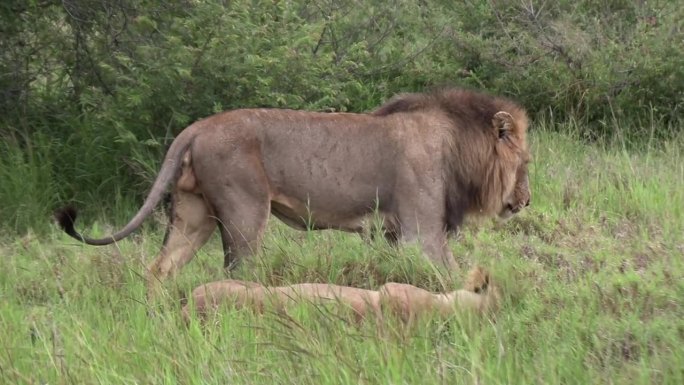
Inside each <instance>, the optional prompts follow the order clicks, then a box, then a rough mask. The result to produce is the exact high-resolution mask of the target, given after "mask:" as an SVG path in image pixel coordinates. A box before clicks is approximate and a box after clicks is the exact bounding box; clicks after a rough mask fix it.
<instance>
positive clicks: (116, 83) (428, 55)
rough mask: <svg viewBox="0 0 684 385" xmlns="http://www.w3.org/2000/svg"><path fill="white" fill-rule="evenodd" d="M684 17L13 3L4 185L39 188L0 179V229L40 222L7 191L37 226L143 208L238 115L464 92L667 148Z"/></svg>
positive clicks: (559, 6) (416, 6)
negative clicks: (172, 170)
mask: <svg viewBox="0 0 684 385" xmlns="http://www.w3.org/2000/svg"><path fill="white" fill-rule="evenodd" d="M681 20H684V10H683V9H682V7H680V6H679V4H677V3H676V2H657V4H656V3H652V2H648V3H646V2H631V1H610V2H593V1H580V2H576V1H575V2H571V1H557V2H551V3H549V2H543V3H539V4H535V2H529V3H520V2H518V1H503V2H496V5H494V4H493V3H491V2H484V1H482V2H452V1H437V0H434V1H423V2H413V1H398V2H392V3H387V2H379V1H366V2H358V1H351V0H343V1H329V0H314V1H310V2H297V1H294V2H291V1H279V2H263V1H234V2H228V3H226V2H223V1H202V2H194V1H183V2H175V3H174V2H171V3H170V2H166V1H159V0H147V1H142V0H112V1H107V2H99V1H82V2H60V1H42V2H24V1H19V0H11V1H6V2H3V4H2V5H0V26H1V27H0V29H1V32H2V34H0V137H2V139H3V142H4V147H5V148H7V149H8V151H3V153H2V154H0V164H2V165H3V170H2V173H3V175H8V174H12V173H13V172H17V173H19V171H18V170H22V169H23V168H25V167H30V165H31V164H36V163H31V162H32V161H34V160H35V159H40V162H42V163H41V164H40V167H41V168H40V169H39V170H32V172H34V173H36V174H44V175H45V178H47V180H43V179H42V178H38V179H40V181H38V179H34V180H36V183H35V184H31V183H32V182H31V180H32V179H30V178H29V179H23V178H19V177H16V176H15V177H13V178H8V179H7V181H6V182H5V181H4V183H9V184H14V183H20V184H16V185H12V186H9V187H4V190H3V191H5V192H4V193H2V195H0V205H1V206H3V210H4V211H5V214H6V215H4V216H3V219H2V222H3V223H5V224H6V225H10V226H11V227H14V228H16V229H24V228H27V227H29V226H36V225H37V223H36V222H35V220H36V218H35V217H33V216H23V215H20V207H25V206H26V202H23V201H17V199H19V200H21V196H18V195H16V194H15V193H9V192H7V191H19V190H20V188H24V187H27V188H28V187H30V186H32V188H31V190H32V191H35V192H36V193H37V194H43V193H44V194H45V195H46V196H45V197H41V198H40V199H38V202H34V203H33V204H37V205H40V206H42V207H40V208H38V207H36V210H38V211H40V212H44V213H45V216H47V215H48V213H49V211H50V209H51V208H52V207H54V206H55V205H57V204H60V203H61V202H64V201H67V200H72V201H76V202H78V203H79V205H84V206H87V205H88V204H90V203H93V202H97V203H98V204H99V207H101V208H102V207H103V206H102V204H101V202H102V201H103V200H104V201H106V202H110V203H107V204H105V205H104V208H106V207H107V206H108V205H110V204H115V203H114V202H115V201H118V199H119V198H118V197H119V196H126V197H132V198H134V199H136V200H137V201H139V200H140V199H142V196H143V195H144V193H145V191H146V189H147V187H148V186H149V183H150V181H151V179H152V178H153V176H154V173H155V172H156V169H157V165H158V162H159V159H160V158H161V155H162V153H163V152H164V149H165V148H166V146H167V145H168V144H169V143H170V141H171V140H172V138H173V137H174V136H175V135H176V134H177V133H178V132H179V131H180V130H181V129H183V128H184V127H185V126H187V125H188V124H190V123H191V122H193V121H195V120H197V119H199V118H202V117H205V116H207V115H210V114H213V113H216V112H218V111H221V110H225V109H231V108H239V107H257V106H264V107H288V108H305V109H312V110H321V111H332V110H336V111H356V112H361V111H367V110H369V109H371V108H374V107H375V106H377V105H378V104H380V103H381V102H382V101H383V100H384V99H386V98H387V97H389V96H391V95H393V94H395V93H397V92H404V91H422V90H425V89H426V88H429V87H431V86H439V85H462V86H467V87H476V88H481V89H486V90H488V91H490V92H492V93H496V94H502V95H507V96H510V97H513V98H515V99H517V100H519V101H520V102H521V103H522V104H523V105H525V106H526V107H527V108H528V110H529V111H530V113H531V115H532V116H533V117H538V116H541V115H544V116H549V117H552V118H553V119H554V120H555V121H559V122H561V123H562V122H564V121H568V120H572V121H574V122H579V123H580V124H579V125H578V127H580V129H581V130H582V131H583V132H582V134H583V135H584V136H585V137H587V138H599V137H611V136H613V135H616V134H620V135H621V137H626V138H635V139H640V138H643V137H648V138H653V137H662V138H666V137H668V136H671V135H673V134H676V133H677V132H681V127H682V122H681V118H680V116H681V111H682V106H683V104H684V91H683V90H684V74H683V71H684V70H683V69H682V66H681V63H682V62H684V50H682V49H681V48H680V46H681V41H682V24H681ZM43 163H45V164H43ZM36 166H38V165H37V164H36ZM44 185H58V186H60V188H59V189H55V190H54V191H53V190H51V189H47V190H46V189H44V188H43V186H44ZM122 186H125V187H122ZM122 189H123V190H122ZM48 191H49V192H48ZM112 197H113V198H112ZM132 198H129V199H132ZM34 200H35V199H34ZM21 210H23V209H21ZM9 218H11V219H9Z"/></svg>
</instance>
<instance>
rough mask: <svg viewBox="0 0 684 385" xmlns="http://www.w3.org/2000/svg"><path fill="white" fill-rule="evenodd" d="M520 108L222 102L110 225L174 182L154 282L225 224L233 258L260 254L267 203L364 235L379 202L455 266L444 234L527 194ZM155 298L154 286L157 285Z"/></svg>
mask: <svg viewBox="0 0 684 385" xmlns="http://www.w3.org/2000/svg"><path fill="white" fill-rule="evenodd" d="M527 125H528V122H527V117H526V115H525V111H524V110H523V109H522V108H521V107H520V106H518V105H516V104H515V103H513V102H511V101H509V100H507V99H503V98H498V97H493V96H489V95H485V94H481V93H477V92H473V91H465V90H442V91H438V92H435V93H431V94H408V95H400V96H398V97H396V98H394V99H392V100H390V101H389V102H387V103H386V104H385V105H383V106H381V107H380V108H379V109H377V110H376V111H374V112H372V113H370V114H351V113H316V112H306V111H293V110H278V109H245V110H235V111H228V112H224V113H221V114H217V115H214V116H211V117H209V118H206V119H203V120H200V121H198V122H196V123H194V124H192V125H191V126H190V127H188V128H187V129H185V130H184V131H183V132H181V133H180V134H179V135H178V137H177V138H176V139H175V140H174V142H173V143H172V145H171V147H170V148H169V151H168V153H167V155H166V158H165V159H164V163H163V165H162V168H161V170H160V172H159V176H158V177H157V180H156V181H155V183H154V185H153V186H152V190H151V192H150V193H149V195H148V197H147V199H146V200H145V203H144V204H143V206H142V207H141V209H140V210H139V211H138V213H137V214H136V215H135V216H134V217H133V219H131V221H130V222H129V223H128V224H127V225H126V226H125V227H124V228H123V229H122V230H120V231H119V232H117V233H116V234H114V235H112V236H110V237H106V238H102V239H92V238H86V237H83V236H82V235H81V234H79V233H78V232H76V231H75V229H74V226H73V222H74V219H75V213H74V212H72V211H65V212H62V213H60V214H59V215H58V217H59V222H60V224H61V226H62V227H63V228H64V229H65V231H66V232H67V233H68V234H70V235H71V236H72V237H74V238H76V239H79V240H82V241H84V242H86V243H88V244H93V245H104V244H109V243H112V242H116V241H118V240H120V239H122V238H124V237H126V236H128V235H129V234H130V233H131V232H133V231H134V230H135V229H137V228H138V227H139V226H140V224H141V223H142V221H143V220H144V219H145V218H146V217H147V216H148V215H149V214H150V213H151V212H152V210H153V209H154V207H155V206H156V205H157V204H158V203H159V201H160V200H161V198H162V195H163V193H164V191H165V189H166V187H167V186H168V185H170V184H172V183H173V182H175V184H174V187H173V189H172V201H173V204H172V205H173V206H172V210H171V212H172V213H173V215H172V218H171V224H170V226H169V231H168V236H167V237H166V239H165V242H164V245H163V247H162V249H161V251H160V253H159V255H158V257H157V258H156V259H155V261H154V262H153V263H152V264H151V265H150V266H149V269H148V283H149V285H150V289H153V290H156V288H157V286H158V285H157V283H158V282H160V281H161V280H163V279H165V278H167V277H168V276H171V275H173V274H175V273H176V272H177V271H178V270H179V269H180V268H181V267H182V266H183V265H184V264H186V263H187V262H188V261H190V259H192V257H193V255H194V253H195V251H196V250H197V249H199V248H200V247H201V246H202V245H203V244H204V243H205V242H206V241H207V239H208V238H209V236H210V235H211V233H212V232H213V231H214V230H215V228H216V227H217V223H218V224H219V226H218V227H219V229H220V231H221V239H222V241H223V246H224V253H225V262H224V264H225V266H226V267H229V268H230V267H232V266H234V264H235V263H236V261H237V260H238V259H239V258H240V257H241V256H244V255H249V254H252V253H254V252H255V251H256V250H257V249H258V246H259V244H260V242H261V238H262V235H263V232H264V229H265V227H266V222H267V220H268V216H269V212H270V213H273V214H274V215H275V216H277V217H278V218H280V219H281V220H283V221H284V222H285V223H287V224H288V225H290V226H293V227H295V228H298V229H338V230H344V231H350V232H363V231H364V229H366V228H367V222H368V218H369V217H371V216H372V215H373V213H374V211H376V210H377V214H378V215H379V217H380V218H381V219H382V220H383V221H384V227H385V233H386V236H387V237H388V238H389V239H390V240H398V241H399V242H402V243H406V242H418V243H419V244H420V245H421V247H422V249H423V251H424V252H425V254H426V255H427V256H428V257H430V258H431V259H432V260H433V261H434V262H437V263H438V264H442V265H446V266H447V267H449V268H452V269H455V268H456V267H457V266H456V262H455V260H454V258H453V256H452V254H451V251H450V250H449V248H448V246H447V233H448V231H449V230H455V229H457V228H458V226H459V225H460V224H461V222H462V220H463V219H464V216H465V215H485V216H492V215H499V216H501V217H507V216H510V215H511V214H512V213H515V212H517V211H518V210H520V209H521V208H522V207H524V206H526V205H527V204H528V203H529V197H530V194H529V186H528V182H527V161H528V159H529V155H528V152H527V151H528V150H527V142H526V130H527ZM150 293H151V294H153V292H152V291H151V292H150Z"/></svg>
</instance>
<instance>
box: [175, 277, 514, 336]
mask: <svg viewBox="0 0 684 385" xmlns="http://www.w3.org/2000/svg"><path fill="white" fill-rule="evenodd" d="M500 301H501V293H500V291H499V289H498V288H497V287H496V286H495V285H493V284H492V283H491V282H490V278H489V273H488V272H487V271H486V270H484V269H482V268H480V267H476V268H474V269H473V270H471V271H470V273H469V274H468V279H467V281H466V284H465V285H464V287H463V288H462V289H460V290H456V291H453V292H450V293H445V294H433V293H430V292H429V291H427V290H423V289H421V288H418V287H415V286H412V285H408V284H402V283H394V282H389V283H386V284H384V285H383V286H381V287H380V288H379V289H378V290H365V289H357V288H354V287H348V286H338V285H332V284H323V283H320V284H319V283H301V284H295V285H290V286H280V287H266V286H262V285H260V284H258V283H254V282H244V281H236V280H224V281H217V282H211V283H208V284H205V285H202V286H199V287H197V288H195V289H194V290H193V291H192V300H191V302H189V303H188V304H185V305H184V306H183V308H182V310H181V311H182V314H183V319H184V320H185V322H186V323H188V322H190V320H191V319H192V309H193V307H194V310H195V314H196V315H197V316H198V317H199V318H200V320H201V321H203V322H204V321H206V319H207V317H208V316H209V315H210V314H212V313H214V312H216V310H217V309H219V308H220V307H222V306H224V307H231V308H234V309H242V308H249V309H252V310H254V311H256V312H257V313H263V312H264V311H265V310H266V309H279V310H286V309H287V307H289V306H292V305H293V304H296V303H310V304H314V305H316V304H324V303H330V302H336V303H339V304H340V305H341V306H343V307H346V308H348V309H350V310H351V311H352V313H353V315H354V319H355V321H357V322H358V321H361V320H363V319H366V318H368V317H370V316H373V317H379V318H382V316H383V315H386V314H393V315H396V316H399V318H400V319H401V320H402V321H404V322H405V323H407V324H411V323H412V322H414V321H415V319H416V318H418V317H420V316H422V315H425V314H433V315H436V316H439V317H448V316H450V315H453V314H455V313H457V312H463V311H472V312H476V313H489V312H493V311H496V310H497V309H498V307H499V305H500Z"/></svg>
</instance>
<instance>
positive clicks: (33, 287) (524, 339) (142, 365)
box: [0, 124, 684, 384]
mask: <svg viewBox="0 0 684 385" xmlns="http://www.w3.org/2000/svg"><path fill="white" fill-rule="evenodd" d="M554 131H556V132H554ZM557 131H560V132H561V133H558V132H557ZM563 132H565V133H563ZM579 132H580V131H579V130H575V127H573V126H572V125H568V126H567V128H563V129H560V130H553V131H552V130H549V129H548V127H546V126H545V125H544V124H540V125H539V126H538V127H536V128H535V130H534V131H533V132H532V133H531V141H532V148H533V152H534V161H533V164H532V169H531V176H532V178H531V181H532V189H533V197H532V206H531V207H530V208H529V209H528V210H526V211H524V212H523V213H521V214H520V215H519V216H517V217H515V218H513V219H512V220H510V221H508V222H506V223H496V222H491V223H490V222H484V223H478V224H469V225H468V226H466V227H465V228H464V229H463V231H462V232H461V234H460V235H459V236H458V237H457V239H456V240H454V241H453V242H452V244H451V246H452V248H453V250H454V252H455V254H456V255H457V259H458V261H459V263H460V264H461V266H462V268H463V270H464V271H465V270H466V269H468V268H469V267H470V266H471V265H473V264H476V263H479V264H482V265H484V266H486V267H488V268H489V269H491V270H492V271H493V273H494V276H495V278H496V279H497V282H498V284H499V285H500V286H501V287H502V289H503V291H504V306H503V308H502V309H501V310H500V311H499V312H498V314H497V315H496V316H495V317H493V318H486V317H485V318H479V317H466V316H463V317H461V316H455V317H454V318H453V319H450V320H447V321H437V320H434V319H429V318H426V319H423V320H421V322H420V323H419V325H417V327H415V328H412V329H408V330H407V329H404V328H402V327H401V326H400V324H399V323H398V322H395V321H392V320H388V321H386V322H385V323H384V324H383V330H382V331H378V329H377V328H376V327H375V325H374V324H373V323H371V322H369V323H365V324H363V325H361V326H360V327H356V326H354V325H353V324H350V323H348V322H346V321H345V320H344V317H342V316H340V315H338V314H337V312H336V309H335V308H334V307H333V308H325V309H320V308H314V307H311V306H308V305H301V306H298V307H296V308H294V309H291V311H290V312H289V314H287V315H285V314H277V313H268V314H266V315H264V316H256V315H254V314H252V313H251V312H249V311H223V312H221V313H220V314H218V315H217V316H216V317H215V318H212V320H211V322H209V323H208V324H207V325H206V326H201V325H199V324H198V323H192V324H191V325H190V326H189V327H187V328H186V327H185V326H184V325H183V324H182V322H181V320H180V317H179V307H178V298H179V295H178V292H179V291H180V292H187V291H188V290H191V289H192V288H193V287H194V286H197V285H199V284H201V283H204V282H207V281H210V280H216V279H221V278H223V277H224V274H223V272H222V270H221V264H222V259H221V258H220V255H221V250H220V247H219V244H218V242H217V240H216V239H214V240H212V241H211V242H210V244H209V245H207V246H206V247H205V248H204V249H203V250H202V251H200V252H199V253H198V256H197V257H196V258H195V260H194V261H193V262H191V263H190V264H189V265H188V266H187V267H186V268H185V269H184V270H183V272H182V273H181V274H180V276H179V277H178V279H177V280H175V281H174V282H173V283H169V285H167V288H168V289H169V290H168V298H167V299H166V300H165V303H164V308H163V309H162V310H161V311H157V312H155V313H154V315H153V316H150V315H149V310H150V307H149V306H148V304H147V303H146V301H145V299H144V298H145V295H144V287H143V280H142V277H141V273H142V271H143V268H144V266H145V265H146V264H147V263H149V262H150V260H151V258H153V256H154V255H155V253H156V252H157V249H158V247H159V244H160V242H161V235H162V234H161V233H162V231H161V229H155V228H149V229H147V230H146V231H144V232H143V234H142V237H135V238H133V239H132V240H127V241H123V242H120V243H119V244H118V245H116V246H112V247H105V248H93V247H84V246H81V245H77V244H75V242H73V241H72V240H70V239H69V238H67V237H65V236H63V235H62V234H60V233H59V232H57V231H55V232H52V233H48V234H46V235H40V236H37V235H33V233H31V232H28V233H27V234H26V235H25V236H23V237H21V238H16V239H10V238H8V237H5V238H4V239H3V240H2V241H0V254H1V255H3V257H4V258H3V264H2V269H0V308H1V309H2V311H1V312H0V340H1V341H2V349H0V382H1V383H17V384H21V383H27V384H28V383H51V384H52V383H54V384H68V383H121V384H127V383H130V384H133V383H146V384H169V383H182V384H207V383H210V384H212V383H216V384H218V383H220V384H225V383H236V384H242V383H244V384H253V383H282V384H287V383H293V384H294V383H296V384H347V383H349V384H358V383H364V384H388V383H393V384H395V383H407V384H413V383H421V384H433V383H434V384H473V383H486V384H526V383H543V384H555V383H557V384H588V383H592V384H613V383H620V384H622V383H625V384H627V383H629V384H651V383H660V384H681V383H684V370H683V369H682V368H683V366H682V363H683V362H684V337H683V334H682V332H683V329H682V323H681V320H682V318H683V317H684V304H683V303H682V300H681V298H684V284H683V283H682V280H681V277H682V276H684V258H682V257H683V256H684V241H683V238H682V237H681V234H682V233H684V231H683V230H684V218H683V217H682V207H684V185H683V184H684V182H683V181H684V168H683V166H682V164H683V163H682V153H681V149H682V141H681V139H676V140H672V141H670V142H661V143H660V144H659V145H658V146H655V145H651V146H643V147H642V148H641V149H636V148H634V147H633V146H632V147H631V148H627V147H626V146H623V145H622V144H621V143H620V142H619V141H616V142H615V143H602V144H582V142H580V141H579V140H578V137H577V136H578V135H579ZM29 169H30V168H29V167H28V166H27V171H28V170H29ZM32 172H38V171H35V170H34V171H32ZM37 175H41V174H40V173H39V172H38V174H37ZM38 179H39V178H38ZM129 212H130V211H129ZM110 224H111V223H110ZM102 227H103V225H101V224H100V225H97V226H95V228H94V230H97V231H103V229H102ZM105 230H106V229H105ZM232 276H233V277H235V278H239V279H248V280H256V281H259V282H262V283H265V284H269V285H272V284H286V283H294V282H304V281H309V282H332V283H338V284H344V285H352V286H358V287H367V288H376V287H378V286H379V285H381V284H382V283H384V282H387V281H399V282H408V283H412V284H415V285H418V286H420V287H425V288H428V289H430V290H435V291H437V290H444V289H452V288H455V287H458V286H459V285H460V283H461V280H462V274H460V275H457V276H455V277H451V278H449V277H446V278H444V277H442V278H440V277H438V276H437V275H436V274H435V271H434V270H433V269H432V268H431V267H430V266H429V265H428V264H426V263H424V262H423V261H422V259H420V255H419V253H418V252H417V251H416V250H413V249H392V248H390V247H388V246H387V245H385V244H383V243H382V242H374V243H372V244H366V243H364V242H362V241H361V240H360V239H359V238H358V237H356V236H352V235H348V234H342V233H337V232H333V231H328V232H312V233H303V232H296V231H293V230H290V229H288V228H286V227H285V226H284V225H282V224H279V223H277V222H276V220H273V221H272V222H271V225H270V227H269V230H268V233H267V236H266V240H265V244H264V250H263V252H262V253H261V254H260V255H259V256H257V257H255V258H254V259H253V260H252V261H250V262H249V263H245V264H244V265H242V266H241V267H240V268H239V269H238V270H237V271H235V272H234V273H232Z"/></svg>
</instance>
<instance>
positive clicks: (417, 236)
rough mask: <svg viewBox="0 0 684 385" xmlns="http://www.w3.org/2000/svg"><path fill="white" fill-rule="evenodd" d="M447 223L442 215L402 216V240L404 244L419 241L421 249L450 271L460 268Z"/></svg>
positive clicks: (419, 214) (438, 264)
mask: <svg viewBox="0 0 684 385" xmlns="http://www.w3.org/2000/svg"><path fill="white" fill-rule="evenodd" d="M447 235H448V234H447V231H446V225H445V224H444V223H443V220H442V218H441V217H439V216H436V217H432V216H430V215H425V214H424V213H416V214H413V215H411V216H403V217H402V218H401V236H400V241H401V243H403V244H410V243H415V242H418V244H419V245H420V248H421V250H422V251H423V253H425V255H426V256H427V257H428V258H429V259H430V261H431V262H432V263H434V264H436V265H437V266H444V267H446V268H447V269H448V270H449V271H455V270H458V269H459V266H458V263H456V260H455V259H454V255H453V253H452V252H451V249H449V244H448V236H447Z"/></svg>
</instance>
